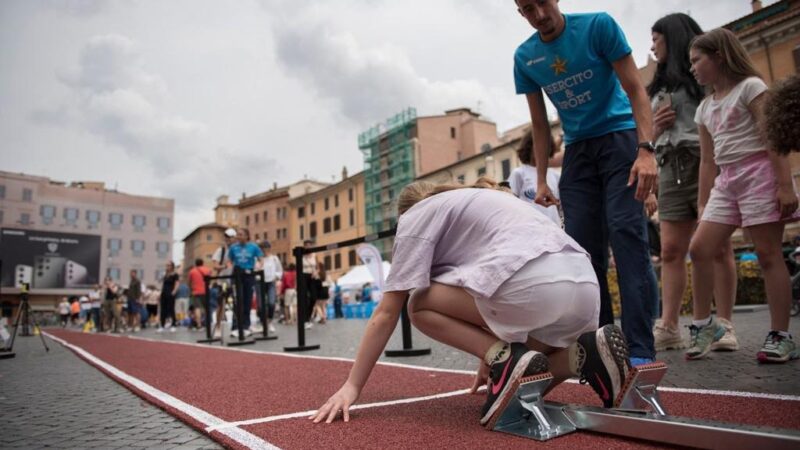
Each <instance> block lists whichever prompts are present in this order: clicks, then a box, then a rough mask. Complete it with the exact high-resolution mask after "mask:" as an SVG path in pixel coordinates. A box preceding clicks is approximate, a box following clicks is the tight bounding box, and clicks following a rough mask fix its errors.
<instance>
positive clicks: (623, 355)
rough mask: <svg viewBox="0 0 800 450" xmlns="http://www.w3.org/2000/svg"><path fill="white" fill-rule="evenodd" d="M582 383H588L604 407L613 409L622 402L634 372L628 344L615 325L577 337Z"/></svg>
mask: <svg viewBox="0 0 800 450" xmlns="http://www.w3.org/2000/svg"><path fill="white" fill-rule="evenodd" d="M578 350H579V355H581V356H582V357H583V362H579V364H578V365H579V368H580V374H581V379H580V381H581V384H585V383H589V386H591V387H592V389H594V391H595V392H596V393H597V395H598V396H599V397H600V400H602V401H603V406H604V407H606V408H612V407H615V406H617V403H618V402H619V399H618V398H617V397H619V395H620V392H621V391H622V388H623V387H624V385H625V380H626V379H627V378H628V374H629V373H630V371H631V362H630V360H629V359H628V357H629V351H628V344H627V343H626V342H625V335H623V334H622V330H621V329H620V328H619V327H618V326H616V325H606V326H604V327H602V328H600V329H599V330H597V331H591V332H589V333H584V334H582V335H581V336H580V337H579V338H578Z"/></svg>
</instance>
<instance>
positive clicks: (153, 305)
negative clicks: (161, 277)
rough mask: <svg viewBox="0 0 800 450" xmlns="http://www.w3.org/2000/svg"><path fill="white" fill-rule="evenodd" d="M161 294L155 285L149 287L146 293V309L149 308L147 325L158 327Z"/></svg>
mask: <svg viewBox="0 0 800 450" xmlns="http://www.w3.org/2000/svg"><path fill="white" fill-rule="evenodd" d="M160 297H161V292H159V290H158V288H156V287H155V285H152V284H151V285H148V286H147V290H146V291H145V293H144V307H145V308H147V325H149V326H153V327H157V326H158V300H159V298H160Z"/></svg>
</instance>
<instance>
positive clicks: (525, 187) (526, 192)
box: [508, 164, 561, 226]
mask: <svg viewBox="0 0 800 450" xmlns="http://www.w3.org/2000/svg"><path fill="white" fill-rule="evenodd" d="M559 178H560V175H559V174H558V173H557V172H556V171H555V170H553V169H550V168H548V169H547V187H549V188H550V190H551V191H552V192H553V195H555V196H556V198H558V199H560V198H561V195H560V194H559V192H558V180H559ZM538 181H539V175H538V174H537V173H536V167H533V166H529V165H527V164H523V165H521V166H520V167H517V168H516V169H514V171H513V172H511V176H509V177H508V184H509V186H510V187H511V192H513V193H514V195H516V196H517V197H519V198H520V199H521V200H523V201H524V202H525V203H528V204H530V205H532V206H533V207H534V208H536V209H538V210H539V212H541V213H542V214H544V215H545V216H547V217H548V218H549V219H550V220H552V221H553V223H555V224H556V225H558V226H561V217H560V216H559V215H558V207H556V206H548V207H546V208H545V207H544V206H542V205H540V204H538V203H536V202H535V201H534V199H536V187H537V185H538Z"/></svg>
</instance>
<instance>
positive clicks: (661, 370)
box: [614, 362, 667, 416]
mask: <svg viewBox="0 0 800 450" xmlns="http://www.w3.org/2000/svg"><path fill="white" fill-rule="evenodd" d="M666 373H667V365H666V364H664V363H663V362H655V363H652V364H645V365H642V366H638V367H634V368H633V370H631V371H630V373H629V374H628V377H627V379H626V380H625V384H624V385H623V386H622V389H621V390H620V393H619V397H617V401H616V402H615V403H614V405H615V409H619V410H622V411H641V412H652V413H653V414H655V415H659V416H666V415H667V412H666V410H664V407H663V406H662V405H661V399H660V398H659V396H658V384H659V383H661V380H662V379H663V378H664V375H665V374H666Z"/></svg>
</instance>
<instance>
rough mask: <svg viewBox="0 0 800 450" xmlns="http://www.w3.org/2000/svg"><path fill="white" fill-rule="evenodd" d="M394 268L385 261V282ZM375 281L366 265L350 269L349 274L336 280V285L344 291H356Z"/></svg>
mask: <svg viewBox="0 0 800 450" xmlns="http://www.w3.org/2000/svg"><path fill="white" fill-rule="evenodd" d="M391 268H392V265H391V264H389V263H388V262H386V261H383V277H384V281H385V280H386V277H387V276H388V275H389V269H391ZM374 282H375V279H374V278H372V274H371V273H370V272H369V269H368V268H367V266H366V265H363V264H362V265H360V266H355V267H353V268H352V269H350V271H349V272H347V273H346V274H344V275H342V276H341V277H339V279H338V280H336V283H337V284H338V285H339V286H340V287H341V288H342V289H356V288H360V287H361V286H363V285H364V284H365V283H374Z"/></svg>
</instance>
